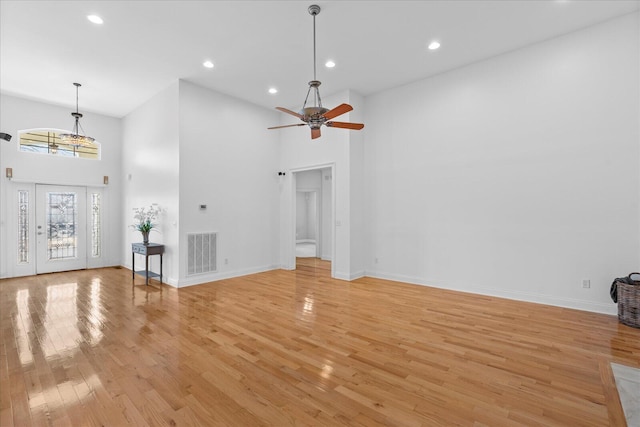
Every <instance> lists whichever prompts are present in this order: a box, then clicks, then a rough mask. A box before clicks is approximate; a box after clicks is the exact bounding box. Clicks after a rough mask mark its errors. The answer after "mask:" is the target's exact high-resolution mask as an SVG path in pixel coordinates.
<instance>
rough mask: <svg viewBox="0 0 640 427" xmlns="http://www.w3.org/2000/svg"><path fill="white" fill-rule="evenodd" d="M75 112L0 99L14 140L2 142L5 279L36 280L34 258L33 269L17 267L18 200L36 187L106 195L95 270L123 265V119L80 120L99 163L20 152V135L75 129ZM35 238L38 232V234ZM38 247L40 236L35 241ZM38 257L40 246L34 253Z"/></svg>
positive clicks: (0, 125)
mask: <svg viewBox="0 0 640 427" xmlns="http://www.w3.org/2000/svg"><path fill="white" fill-rule="evenodd" d="M72 111H73V108H66V107H61V106H56V105H50V104H45V103H40V102H34V101H31V100H27V99H23V98H17V97H13V96H9V95H4V94H2V95H0V129H1V131H2V132H5V133H9V134H11V135H12V136H13V138H12V139H11V142H5V141H0V170H1V171H2V175H0V277H12V276H21V275H29V274H35V252H34V254H33V256H30V259H31V262H30V263H29V264H28V265H22V266H17V265H16V261H15V260H16V256H15V254H16V253H17V248H16V245H17V242H16V239H15V238H14V236H16V235H17V231H16V229H15V224H14V222H15V221H14V220H15V215H14V212H13V211H11V212H10V211H9V210H10V209H11V210H12V209H14V208H15V200H14V198H13V197H14V195H15V191H16V186H17V185H22V186H23V187H24V186H26V187H29V188H33V189H35V184H36V183H39V184H60V185H79V186H95V187H101V186H102V185H103V176H105V175H106V176H108V177H109V185H107V186H105V187H104V189H103V191H104V192H103V203H104V207H105V211H104V213H103V215H104V217H103V220H104V224H105V227H106V228H105V230H104V234H103V255H102V259H101V260H100V261H99V264H96V266H111V265H119V264H120V259H121V257H120V250H119V249H120V247H121V240H120V236H119V235H117V233H114V232H113V231H114V230H118V229H120V228H121V227H122V221H121V215H120V212H121V211H120V191H121V187H122V181H121V179H120V177H121V168H120V157H121V146H122V145H121V123H120V120H119V119H116V118H113V117H108V116H103V115H100V114H93V113H90V112H86V111H83V112H82V113H83V115H84V117H83V118H82V119H81V124H82V127H83V128H84V130H85V132H86V133H87V134H88V135H90V136H92V137H94V138H96V141H97V142H99V143H100V144H101V154H102V157H101V159H100V160H91V159H81V158H80V159H78V158H69V157H57V156H51V155H46V154H39V153H29V152H20V151H19V135H18V134H19V132H20V131H23V130H28V129H36V128H49V129H63V130H69V129H70V128H72V127H73V124H74V119H73V117H72V116H71V112H72ZM8 167H10V168H12V169H13V180H12V181H9V180H8V179H6V178H5V170H6V168H8ZM33 231H34V232H35V227H34V228H33ZM32 239H33V240H32V241H35V234H33V236H32ZM32 249H33V250H34V251H35V246H33V247H32Z"/></svg>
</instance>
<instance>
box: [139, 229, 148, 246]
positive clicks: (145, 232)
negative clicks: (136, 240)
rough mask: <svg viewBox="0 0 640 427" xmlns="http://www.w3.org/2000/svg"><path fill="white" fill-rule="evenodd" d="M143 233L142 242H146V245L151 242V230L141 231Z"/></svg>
mask: <svg viewBox="0 0 640 427" xmlns="http://www.w3.org/2000/svg"><path fill="white" fill-rule="evenodd" d="M141 233H142V243H144V244H145V245H148V244H149V232H148V231H141Z"/></svg>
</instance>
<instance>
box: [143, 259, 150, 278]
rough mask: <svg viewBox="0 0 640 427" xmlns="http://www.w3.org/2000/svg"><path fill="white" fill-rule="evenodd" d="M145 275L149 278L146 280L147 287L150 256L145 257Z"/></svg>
mask: <svg viewBox="0 0 640 427" xmlns="http://www.w3.org/2000/svg"><path fill="white" fill-rule="evenodd" d="M144 270H145V271H144V274H145V275H146V276H147V277H146V280H145V283H144V284H145V285H148V284H149V255H145V257H144Z"/></svg>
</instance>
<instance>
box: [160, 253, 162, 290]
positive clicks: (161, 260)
mask: <svg viewBox="0 0 640 427" xmlns="http://www.w3.org/2000/svg"><path fill="white" fill-rule="evenodd" d="M160 289H162V254H160Z"/></svg>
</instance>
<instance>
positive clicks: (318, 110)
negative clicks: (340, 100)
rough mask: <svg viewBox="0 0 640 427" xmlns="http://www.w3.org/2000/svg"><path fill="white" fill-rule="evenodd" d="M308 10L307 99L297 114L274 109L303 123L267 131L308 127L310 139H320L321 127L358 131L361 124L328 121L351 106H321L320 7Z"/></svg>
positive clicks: (276, 127) (362, 125)
mask: <svg viewBox="0 0 640 427" xmlns="http://www.w3.org/2000/svg"><path fill="white" fill-rule="evenodd" d="M308 10H309V14H310V15H311V16H313V80H311V81H310V82H309V89H308V90H307V97H306V98H305V99H304V104H303V105H302V109H301V110H300V112H299V113H296V112H295V111H291V110H288V109H286V108H283V107H276V110H279V111H282V112H283V113H287V114H290V115H292V116H295V117H297V118H299V119H300V120H301V121H302V122H303V123H297V124H294V125H283V126H273V127H270V128H269V129H282V128H288V127H294V126H309V127H310V128H311V139H316V138H319V137H320V128H321V127H322V125H325V126H327V127H335V128H342V129H351V130H360V129H362V128H363V127H364V124H362V123H348V122H332V121H329V120H331V119H333V118H334V117H338V116H340V115H342V114H345V113H348V112H349V111H351V110H353V107H352V106H351V105H349V104H340V105H338V106H337V107H335V108H333V109H331V110H330V109H328V108H324V107H323V106H322V99H321V98H320V90H319V89H318V88H319V87H320V85H321V84H322V83H321V82H320V81H319V80H317V78H316V16H317V15H318V14H319V13H320V6H318V5H317V4H313V5H311V6H309V9H308ZM309 95H312V97H311V101H312V104H311V106H307V102H309Z"/></svg>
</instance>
